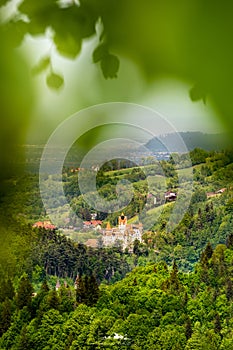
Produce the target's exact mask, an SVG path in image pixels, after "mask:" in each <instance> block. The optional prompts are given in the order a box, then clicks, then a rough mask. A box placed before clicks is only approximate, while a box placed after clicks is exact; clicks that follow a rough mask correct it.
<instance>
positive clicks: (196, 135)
mask: <svg viewBox="0 0 233 350" xmlns="http://www.w3.org/2000/svg"><path fill="white" fill-rule="evenodd" d="M179 135H180V136H181V137H182V139H183V141H184V143H185V145H186V147H187V149H188V151H191V150H193V149H194V148H202V149H204V150H206V151H220V150H222V149H224V148H226V147H228V146H229V140H228V137H227V135H226V134H223V133H218V134H205V133H202V132H199V131H193V132H192V131H189V132H180V133H179ZM176 139H177V136H176V134H175V133H172V134H166V135H161V136H160V139H158V138H157V137H154V138H153V139H151V140H150V141H149V142H147V144H146V145H145V146H146V147H147V148H148V149H149V150H150V151H152V152H167V148H166V145H169V148H170V149H171V151H172V152H178V151H179V149H178V146H177V144H176Z"/></svg>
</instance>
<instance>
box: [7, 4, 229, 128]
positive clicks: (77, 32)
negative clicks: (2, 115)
mask: <svg viewBox="0 0 233 350" xmlns="http://www.w3.org/2000/svg"><path fill="white" fill-rule="evenodd" d="M5 3H6V2H5V1H2V2H1V5H4V4H5ZM232 13H233V5H232V3H231V2H229V1H224V2H223V3H222V4H221V6H220V5H219V4H218V3H217V2H211V1H210V0H208V1H205V2H204V3H203V1H201V0H191V1H189V2H186V1H175V2H174V1H171V0H166V1H160V0H157V1H154V0H148V1H147V2H146V4H145V3H143V2H135V1H133V0H128V1H127V2H125V1H123V0H118V1H115V0H111V1H109V0H98V1H96V0H81V1H79V2H78V1H77V2H76V1H60V2H57V1H55V0H49V1H48V0H43V1H40V2H38V1H36V0H24V1H22V2H21V3H20V5H19V8H18V12H17V14H16V15H15V17H13V18H11V19H10V21H9V22H8V23H6V24H5V25H4V27H5V28H4V30H6V35H10V34H11V33H12V32H14V34H15V35H14V37H11V43H14V44H19V43H20V41H22V39H23V37H24V35H25V34H27V33H29V34H31V35H33V36H38V35H46V34H48V31H47V29H48V28H49V29H50V36H51V39H52V41H53V43H54V45H55V46H56V48H57V51H58V52H59V53H60V54H61V55H63V56H65V57H68V58H71V59H74V58H76V57H77V55H78V54H79V53H80V50H81V47H82V42H83V40H84V39H85V38H89V37H92V36H94V35H97V37H98V38H99V42H98V43H97V47H96V48H95V49H94V52H93V61H94V62H100V67H101V69H102V71H103V75H104V77H105V78H114V77H116V75H117V72H118V70H119V59H118V57H127V58H129V59H131V60H133V61H134V62H136V63H137V64H138V65H139V67H140V68H141V70H142V71H143V72H144V74H145V76H146V77H147V78H148V81H154V80H155V79H156V78H157V77H160V76H161V75H164V74H165V75H167V76H171V77H178V78H179V79H182V80H186V81H188V82H189V83H190V85H191V86H192V85H193V87H192V88H191V89H190V97H191V99H192V100H193V101H196V100H199V99H202V100H203V101H204V102H205V101H206V96H210V97H211V99H212V100H213V101H214V104H215V106H216V109H217V111H218V112H219V114H220V117H221V118H222V121H223V122H224V123H225V125H226V126H228V127H229V128H230V129H232V127H233V118H232V115H233V105H232V103H231V96H232V78H233V69H232V59H233V45H232V40H231V38H232V35H233V22H232ZM49 74H50V73H49ZM47 83H48V85H49V86H50V87H51V88H55V89H59V88H60V87H61V85H62V81H61V77H60V79H59V78H58V77H57V78H55V77H53V79H52V78H51V77H50V78H48V79H47Z"/></svg>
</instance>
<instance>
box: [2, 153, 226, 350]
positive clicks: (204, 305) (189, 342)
mask: <svg viewBox="0 0 233 350" xmlns="http://www.w3.org/2000/svg"><path fill="white" fill-rule="evenodd" d="M175 157H179V159H178V161H177V159H176V158H175ZM190 157H191V159H192V163H193V188H194V191H193V194H192V198H191V202H190V205H189V208H188V210H187V212H186V213H185V215H184V217H183V219H182V221H181V222H180V224H179V225H178V226H177V227H176V228H175V229H174V230H173V231H172V232H167V231H166V228H165V226H166V222H167V221H168V219H169V216H170V213H171V211H172V208H173V206H174V205H175V202H167V203H166V202H164V201H163V198H160V197H159V193H161V186H162V185H161V183H162V181H164V178H165V177H166V183H167V189H168V190H172V191H174V192H177V193H179V186H178V183H177V178H178V175H179V176H182V177H183V179H184V181H185V179H186V178H187V176H188V175H187V174H188V172H187V168H186V166H187V155H185V154H184V155H180V156H178V155H177V154H174V155H172V156H171V158H170V160H169V161H162V162H161V165H162V171H161V167H158V164H157V163H153V162H152V161H151V160H145V165H144V166H142V167H141V168H136V167H133V164H128V165H127V164H124V167H122V168H120V169H119V163H114V162H113V163H112V164H110V163H109V164H107V165H105V167H103V168H102V169H100V170H99V172H98V174H97V185H98V191H99V192H100V193H102V195H103V197H104V198H111V197H112V196H114V188H115V186H116V183H117V181H118V180H119V179H127V180H129V181H131V182H132V183H133V186H134V191H135V193H134V198H133V201H132V202H131V203H130V205H129V206H128V207H127V208H126V212H125V213H126V214H127V216H128V218H129V220H131V222H136V221H137V220H139V219H140V215H142V211H141V210H142V208H146V210H147V214H148V220H149V221H150V220H151V221H152V223H153V224H152V225H151V228H150V230H144V235H143V243H140V242H139V241H135V242H134V246H133V251H132V252H130V251H128V250H125V251H123V249H122V247H121V245H120V244H117V245H116V246H113V247H110V248H103V247H102V246H101V240H100V244H99V247H98V248H96V249H93V248H90V247H86V246H85V244H83V243H82V242H81V241H79V237H84V236H85V235H86V236H87V237H89V235H92V234H93V232H88V231H85V230H83V228H82V227H80V228H77V229H76V231H75V234H76V236H75V237H76V239H75V241H74V240H72V239H70V238H69V237H66V236H64V235H63V233H62V230H64V229H65V228H64V227H62V226H61V227H60V230H46V229H38V228H33V223H34V222H35V221H37V220H44V219H46V218H47V217H46V213H45V211H44V208H43V205H42V201H41V199H40V196H39V187H38V179H37V177H36V176H35V175H32V174H25V176H23V177H17V175H15V176H14V177H12V178H11V179H9V180H7V181H5V183H4V187H3V191H2V196H1V208H2V210H1V212H0V219H1V221H2V223H3V227H4V230H3V229H2V238H3V239H2V246H1V255H0V263H1V270H0V320H1V321H0V333H1V336H2V337H1V342H0V344H1V346H0V348H1V349H44V350H45V349H47V348H52V349H96V348H109V349H110V348H111V349H112V348H113V349H172V350H173V349H177V350H178V349H185V350H189V349H211V350H212V349H219V350H222V349H229V350H230V349H232V348H233V343H232V338H233V337H232V326H233V323H232V322H233V319H232V312H233V309H232V307H233V306H232V298H233V287H232V283H233V255H232V252H233V232H232V222H233V187H232V186H233V180H232V179H233V157H232V152H231V151H223V152H207V151H203V150H200V149H196V150H194V151H192V152H190ZM174 159H176V162H174ZM175 163H176V164H177V163H178V164H179V166H178V167H177V166H175ZM122 164H123V163H122ZM145 168H146V173H147V177H146V176H145V173H144V170H145ZM148 174H149V175H148ZM149 178H152V180H153V186H154V187H153V195H154V196H156V197H157V201H156V203H154V202H153V201H150V200H149V201H147V202H146V197H147V194H148V193H147V191H148V179H149ZM63 179H64V189H65V193H66V196H67V199H68V201H69V202H70V203H71V205H72V206H73V208H74V210H75V212H76V214H77V215H79V217H80V218H81V219H82V220H88V218H89V217H90V215H91V214H92V213H93V211H92V209H91V208H90V207H88V206H87V205H86V204H85V202H84V201H83V199H82V196H81V195H80V192H79V188H78V185H77V173H75V172H72V171H71V169H68V168H65V169H64V174H63ZM187 180H188V178H187ZM46 181H48V188H51V187H49V186H50V185H51V183H52V184H53V186H56V181H57V179H56V177H51V178H48V179H47V180H46ZM87 181H88V180H87ZM50 196H51V192H50ZM53 201H54V202H53ZM57 204H59V205H58V206H57ZM53 205H54V210H56V211H57V215H58V218H59V217H60V218H61V219H62V218H63V216H65V215H66V210H67V209H66V205H63V204H62V203H61V202H60V198H59V197H56V198H55V197H54V198H53V196H51V206H53ZM3 208H4V209H3ZM161 209H163V210H162V212H161V213H160V215H159V216H157V217H158V219H157V220H154V215H156V213H157V212H158V211H159V210H161ZM118 214H119V213H115V214H110V215H108V216H107V215H103V213H98V215H99V217H100V218H101V219H102V220H104V224H103V225H105V224H106V222H107V221H110V222H111V223H112V224H114V223H115V222H116V218H117V216H118ZM72 220H73V221H72ZM61 222H63V220H61ZM75 224H76V222H75V217H72V218H70V221H69V223H68V225H73V226H75ZM98 235H99V238H101V236H100V234H98ZM98 235H97V237H98ZM198 261H199V262H198ZM77 276H78V277H77ZM55 286H57V291H56V290H55ZM32 293H34V294H32Z"/></svg>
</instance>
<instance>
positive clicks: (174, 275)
mask: <svg viewBox="0 0 233 350" xmlns="http://www.w3.org/2000/svg"><path fill="white" fill-rule="evenodd" d="M169 280H170V286H171V289H172V290H174V291H178V290H179V288H180V283H179V279H178V267H177V264H176V261H175V260H174V262H173V266H172V271H171V273H170V279H169Z"/></svg>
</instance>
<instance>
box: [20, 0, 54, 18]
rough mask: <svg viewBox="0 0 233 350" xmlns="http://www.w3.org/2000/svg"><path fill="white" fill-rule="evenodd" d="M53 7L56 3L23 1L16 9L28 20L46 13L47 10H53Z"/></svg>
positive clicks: (41, 0)
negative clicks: (26, 16)
mask: <svg viewBox="0 0 233 350" xmlns="http://www.w3.org/2000/svg"><path fill="white" fill-rule="evenodd" d="M55 6H56V2H55V1H54V0H40V1H35V0H24V1H23V2H22V3H21V4H20V5H19V7H18V9H19V11H20V12H22V13H25V14H26V15H28V17H29V18H30V17H32V16H36V15H39V14H42V13H48V10H49V9H52V8H55ZM56 7H57V6H56Z"/></svg>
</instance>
